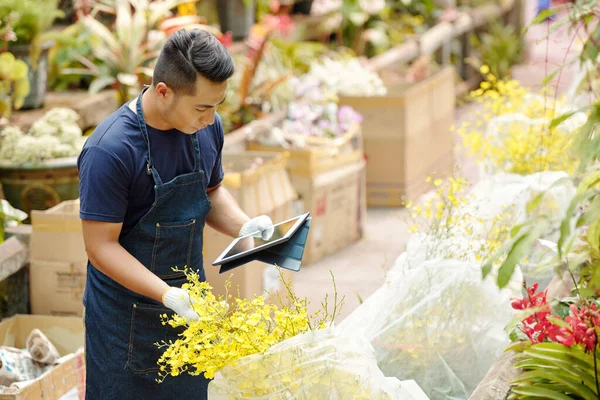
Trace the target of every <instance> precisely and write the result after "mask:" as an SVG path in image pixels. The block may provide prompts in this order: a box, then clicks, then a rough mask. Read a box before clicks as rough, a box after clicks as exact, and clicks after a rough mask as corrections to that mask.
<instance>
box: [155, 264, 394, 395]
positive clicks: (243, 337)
mask: <svg viewBox="0 0 600 400" xmlns="http://www.w3.org/2000/svg"><path fill="white" fill-rule="evenodd" d="M184 272H185V274H186V277H187V281H188V282H187V283H186V284H184V285H183V289H186V290H188V291H189V293H190V298H191V301H192V304H193V308H194V310H195V311H196V313H197V314H198V315H199V317H200V318H199V319H198V320H197V321H188V320H186V319H185V318H183V317H180V316H178V315H176V314H175V315H173V316H172V317H170V318H168V317H167V316H166V315H164V316H163V321H162V323H163V324H168V325H170V326H171V327H173V328H181V327H183V328H185V330H184V331H183V332H182V333H181V334H180V336H179V338H178V339H177V340H176V341H174V342H169V343H164V342H163V343H157V344H156V345H157V346H159V347H161V348H164V352H163V354H162V356H161V357H160V359H159V360H158V365H159V368H160V373H159V382H162V381H163V380H164V379H166V378H167V377H168V376H171V377H177V376H178V375H181V374H183V373H188V374H190V375H200V374H202V375H204V376H205V377H206V378H209V379H212V378H215V376H216V379H215V380H213V381H212V382H211V384H210V385H209V391H210V393H211V399H213V398H221V399H239V398H254V399H258V398H260V399H289V398H290V396H292V398H294V399H315V398H330V395H331V394H332V393H333V394H335V395H336V396H337V398H352V399H365V400H366V399H382V400H387V399H389V400H392V399H397V398H399V397H398V396H397V395H396V391H397V390H399V381H397V380H394V379H389V378H385V377H384V376H383V374H382V373H381V371H380V370H379V368H378V367H377V364H376V360H375V358H374V356H373V354H372V348H371V350H370V352H369V348H370V344H369V343H368V342H365V343H363V342H361V341H360V340H359V339H356V338H347V337H346V338H344V337H341V336H340V335H339V332H338V331H337V329H336V328H335V326H333V321H334V319H335V317H336V316H337V315H338V314H339V311H340V309H341V306H342V305H343V302H344V299H343V298H342V299H341V300H339V301H338V297H337V291H336V287H335V281H334V292H335V294H334V298H333V311H332V312H331V313H330V312H329V308H330V307H329V301H328V296H326V297H325V300H324V301H323V302H322V306H323V307H322V309H320V310H318V311H317V312H316V313H314V314H310V315H309V313H308V311H307V310H308V301H307V300H306V299H300V298H298V297H296V295H295V294H294V293H293V292H292V290H291V287H290V285H289V282H286V281H285V279H283V276H282V275H281V274H280V279H281V280H282V281H283V284H284V286H285V288H286V289H287V291H288V294H287V300H288V301H287V303H288V304H289V305H283V303H284V300H283V299H282V298H281V297H280V296H279V295H278V300H279V303H280V305H276V304H267V303H266V302H265V298H264V297H263V296H254V297H253V298H251V299H240V298H233V307H232V309H230V308H229V305H228V302H227V301H225V298H231V297H232V296H231V295H230V294H227V295H226V296H225V297H223V296H219V297H217V296H215V295H214V294H213V293H212V291H211V290H212V288H211V286H210V285H209V284H208V283H207V282H200V280H199V276H198V274H197V273H196V272H194V271H191V270H188V269H184ZM332 277H333V276H332ZM228 289H229V284H228ZM175 379H176V378H175Z"/></svg>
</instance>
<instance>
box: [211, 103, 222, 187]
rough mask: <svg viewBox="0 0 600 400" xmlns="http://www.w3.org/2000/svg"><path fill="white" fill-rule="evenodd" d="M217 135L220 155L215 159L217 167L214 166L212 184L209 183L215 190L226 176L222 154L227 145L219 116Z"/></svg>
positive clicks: (216, 119) (217, 116) (216, 122)
mask: <svg viewBox="0 0 600 400" xmlns="http://www.w3.org/2000/svg"><path fill="white" fill-rule="evenodd" d="M214 126H215V133H216V141H217V149H218V151H219V153H218V154H217V157H216V158H215V165H214V166H213V170H212V173H211V174H210V182H209V183H208V187H209V188H214V187H215V186H218V185H219V184H220V183H221V182H222V181H223V177H224V176H225V172H224V171H223V160H222V157H221V154H222V153H223V145H224V143H225V133H224V132H223V125H222V124H221V117H220V116H219V114H216V115H215V124H214Z"/></svg>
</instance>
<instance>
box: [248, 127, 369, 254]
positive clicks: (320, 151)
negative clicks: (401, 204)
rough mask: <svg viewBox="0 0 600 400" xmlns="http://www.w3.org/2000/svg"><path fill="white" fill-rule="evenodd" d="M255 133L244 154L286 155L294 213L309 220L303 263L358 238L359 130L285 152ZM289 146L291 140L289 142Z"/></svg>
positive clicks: (362, 203)
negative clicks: (294, 195) (294, 196)
mask: <svg viewBox="0 0 600 400" xmlns="http://www.w3.org/2000/svg"><path fill="white" fill-rule="evenodd" d="M261 134H262V135H264V134H267V135H268V132H261V133H257V134H256V135H255V137H253V138H251V140H250V141H249V142H248V148H249V149H254V150H257V149H260V150H261V151H270V152H276V153H277V152H283V153H289V154H290V156H289V162H288V166H287V169H288V172H289V174H290V177H291V180H292V184H293V186H294V189H296V191H297V192H298V197H299V200H298V201H297V202H296V203H295V210H294V214H296V215H297V214H301V213H304V212H310V213H311V216H312V218H313V220H312V222H311V227H310V232H309V235H308V243H307V245H306V249H305V251H304V258H303V262H304V264H311V263H314V262H316V261H318V260H320V259H322V258H324V257H326V256H328V255H331V254H334V253H336V252H337V251H339V250H341V249H343V248H345V247H347V246H348V245H349V244H351V243H353V242H355V241H356V240H358V239H360V238H361V237H362V236H363V230H364V225H365V221H366V200H365V198H366V196H365V177H364V155H363V139H362V129H361V126H360V125H358V124H356V125H354V126H352V127H351V128H350V129H349V130H348V132H346V133H345V134H344V135H342V136H341V137H339V138H335V139H329V138H317V137H302V138H297V139H298V142H302V143H304V146H303V147H295V148H291V149H284V148H283V147H280V146H268V145H264V144H262V143H261V137H260V135H261ZM289 139H290V140H292V141H294V140H295V139H296V138H294V137H290V138H289Z"/></svg>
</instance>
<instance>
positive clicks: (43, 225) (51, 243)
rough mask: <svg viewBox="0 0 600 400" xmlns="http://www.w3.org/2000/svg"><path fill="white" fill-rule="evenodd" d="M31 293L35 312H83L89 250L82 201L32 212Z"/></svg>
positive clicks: (52, 313)
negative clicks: (82, 217)
mask: <svg viewBox="0 0 600 400" xmlns="http://www.w3.org/2000/svg"><path fill="white" fill-rule="evenodd" d="M31 225H32V235H31V243H30V248H31V256H30V293H31V294H30V296H31V312H32V314H47V315H76V316H81V315H82V312H83V304H82V298H83V291H84V289H85V281H86V276H87V260H88V257H87V253H86V251H85V244H84V241H83V233H82V228H81V220H80V219H79V200H70V201H64V202H62V203H60V204H58V205H56V206H54V207H52V208H50V209H48V210H44V211H32V213H31Z"/></svg>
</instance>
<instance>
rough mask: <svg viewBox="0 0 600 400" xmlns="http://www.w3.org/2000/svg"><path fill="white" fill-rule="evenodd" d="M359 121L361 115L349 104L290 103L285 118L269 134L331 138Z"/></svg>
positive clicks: (341, 133)
mask: <svg viewBox="0 0 600 400" xmlns="http://www.w3.org/2000/svg"><path fill="white" fill-rule="evenodd" d="M361 122H362V116H361V115H360V114H359V113H357V112H356V111H355V110H354V109H353V108H352V107H350V106H341V107H339V106H338V105H337V104H336V103H326V104H316V103H291V104H290V105H289V107H288V114H287V118H286V119H284V120H283V122H282V123H281V125H280V126H277V127H274V128H273V131H272V132H271V135H272V136H274V137H285V136H290V135H291V136H296V135H297V136H314V137H322V138H330V139H333V138H337V137H340V136H342V135H343V134H344V133H346V132H348V130H349V129H350V128H351V127H352V126H353V125H355V124H360V123H361ZM298 145H301V143H298Z"/></svg>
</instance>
